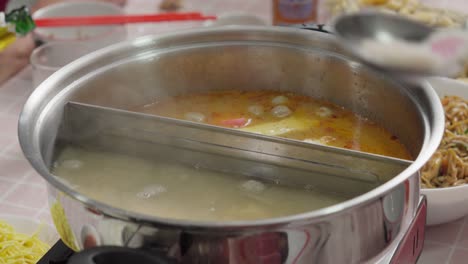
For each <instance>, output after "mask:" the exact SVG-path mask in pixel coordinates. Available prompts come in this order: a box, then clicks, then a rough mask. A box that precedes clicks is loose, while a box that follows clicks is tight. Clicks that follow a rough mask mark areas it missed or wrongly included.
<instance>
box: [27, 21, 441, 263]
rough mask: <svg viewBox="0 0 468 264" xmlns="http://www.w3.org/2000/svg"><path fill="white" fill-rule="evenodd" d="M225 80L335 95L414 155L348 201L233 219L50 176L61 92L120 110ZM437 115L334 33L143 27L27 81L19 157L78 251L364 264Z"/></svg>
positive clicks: (432, 103) (379, 244) (404, 198)
mask: <svg viewBox="0 0 468 264" xmlns="http://www.w3.org/2000/svg"><path fill="white" fill-rule="evenodd" d="M226 84H229V86H230V87H241V88H243V89H280V90H285V91H293V92H297V93H302V94H305V95H309V96H312V97H318V98H322V99H326V100H329V101H331V102H333V103H336V104H338V105H342V106H344V107H346V108H348V109H351V110H352V111H354V112H356V113H358V114H360V115H362V116H364V117H367V118H369V119H371V120H374V121H375V122H377V123H380V124H382V125H383V126H385V127H386V128H387V129H388V130H390V131H391V132H392V133H393V134H395V135H396V136H398V138H399V139H400V140H401V142H402V143H403V144H405V146H406V147H407V148H408V150H409V151H410V153H411V154H412V155H413V156H414V157H415V158H416V159H415V161H414V162H413V163H412V164H411V165H410V166H409V167H407V168H406V169H404V170H403V171H401V172H399V173H395V175H391V177H384V178H379V179H378V180H379V181H378V182H379V184H378V185H377V186H374V187H372V188H373V189H371V190H370V191H366V192H365V193H364V194H361V195H359V196H357V197H355V198H352V199H350V200H347V201H345V202H342V203H339V204H336V205H333V206H330V207H326V208H323V209H320V210H316V211H311V212H306V213H302V214H298V215H292V216H286V217H280V218H271V219H262V220H255V221H236V222H196V221H190V219H184V220H173V219H165V218H161V217H155V216H150V215H145V214H141V213H135V212H132V211H131V209H129V208H116V207H113V206H109V205H106V204H104V203H102V202H100V201H96V200H93V199H91V198H90V197H87V196H85V195H83V194H82V193H80V192H79V189H75V188H73V186H71V185H70V184H68V183H67V182H64V181H63V180H61V179H60V178H58V177H56V176H53V175H51V174H50V172H49V168H50V166H51V163H52V162H53V160H54V153H53V150H54V144H55V141H56V137H57V135H58V131H59V125H60V120H62V113H63V109H64V106H65V104H66V103H67V102H69V101H77V102H81V103H87V104H94V105H99V106H106V107H113V108H120V109H128V108H129V107H133V106H136V105H142V104H145V103H148V102H151V101H152V100H154V98H158V97H159V96H163V95H176V94H180V93H184V92H188V91H207V90H213V89H222V88H226ZM443 125H444V124H443V111H442V106H441V105H440V102H439V99H438V97H437V95H436V94H435V92H434V91H433V90H432V89H431V87H430V86H429V85H428V84H425V83H423V84H421V85H420V86H411V87H409V86H408V85H402V84H401V83H399V82H397V81H395V80H392V79H389V78H387V77H386V76H382V75H381V74H379V73H377V72H374V71H372V70H371V69H368V68H366V67H364V66H363V65H360V64H359V63H357V62H356V61H355V59H354V58H353V57H352V56H351V55H349V54H347V53H346V52H345V51H343V50H341V49H340V48H339V45H337V43H336V39H335V38H334V37H333V36H329V35H325V34H322V33H318V32H308V31H304V30H298V29H290V28H267V27H229V28H218V29H203V30H194V31H190V32H184V33H175V34H170V35H165V36H158V37H145V38H142V39H137V40H134V41H132V42H128V43H123V44H119V45H116V46H112V47H109V48H106V49H103V50H99V51H97V52H95V53H93V54H92V55H89V56H85V57H83V58H81V59H79V60H77V61H75V62H74V63H72V64H70V65H68V66H66V67H65V68H63V69H61V70H59V71H58V72H57V73H55V74H54V75H52V76H51V77H50V78H49V79H47V80H46V81H45V82H43V83H42V84H41V85H40V87H39V88H38V89H37V90H36V91H34V93H33V94H32V96H31V97H30V98H29V100H28V102H27V103H26V105H25V107H24V109H23V112H22V114H21V117H20V121H19V137H20V143H21V147H22V149H23V152H24V154H25V156H26V157H27V158H28V160H29V161H30V162H31V164H32V165H33V167H34V168H35V169H36V170H37V171H38V173H40V174H41V175H42V176H43V177H44V178H45V179H46V180H47V181H48V183H49V184H48V190H49V195H50V198H51V200H52V201H56V200H57V199H59V200H60V204H61V206H62V208H63V214H54V216H53V217H54V221H55V223H56V225H59V226H66V227H69V230H68V231H66V230H67V229H63V228H61V229H59V232H60V233H61V235H62V237H64V238H67V239H64V241H66V242H67V243H69V244H72V245H73V246H76V247H78V248H79V249H80V250H82V249H84V248H85V247H88V246H106V245H114V246H123V247H130V248H151V250H155V251H158V252H160V253H161V254H163V255H164V256H165V257H167V258H170V259H172V260H173V261H176V262H184V263H187V262H191V263H193V262H196V263H199V262H204V263H262V262H266V261H268V262H269V263H361V262H363V261H366V260H369V259H371V258H373V257H375V256H377V255H378V254H380V253H381V252H383V251H385V250H386V249H387V248H388V247H389V246H390V245H393V244H395V243H398V241H395V240H394V238H395V237H396V236H397V235H398V234H399V233H400V232H401V230H404V229H405V228H407V227H408V225H409V223H410V221H411V219H412V218H413V217H414V213H415V210H416V207H417V203H418V199H419V178H418V170H419V168H421V167H422V165H423V164H424V163H425V162H426V161H427V160H428V159H429V158H430V156H431V154H432V153H433V152H434V151H435V149H436V148H437V145H438V142H439V141H440V139H441V137H442V133H443ZM119 144H120V145H122V146H120V145H119ZM124 144H125V143H124V142H123V141H122V142H119V143H117V144H114V147H116V148H119V147H122V148H123V145H124ZM140 147H141V148H147V147H146V146H145V145H144V144H142V145H141V146H140ZM135 149H137V148H136V146H135ZM231 150H232V151H235V150H234V149H231ZM288 150H289V149H288V147H287V145H286V147H285V149H282V150H281V154H283V153H285V155H286V156H287V155H288ZM296 154H297V153H296ZM218 156H219V157H216V156H215V157H214V158H213V160H212V163H213V164H218V165H219V166H221V165H223V162H221V161H222V160H223V157H221V155H218ZM225 160H226V159H224V161H225ZM278 160H280V157H278ZM284 160H286V159H284ZM255 164H263V165H262V166H263V167H262V168H268V166H270V165H268V164H267V163H261V162H260V161H259V162H258V163H255ZM252 167H253V168H255V167H256V166H252ZM362 169H363V170H365V168H362ZM305 175H306V176H307V175H310V174H307V173H306V174H305ZM287 176H290V175H287ZM341 176H342V177H335V178H334V180H333V181H334V182H336V183H340V182H341V185H340V186H341V187H340V188H344V189H346V188H352V187H351V186H358V185H356V184H354V185H349V184H345V183H349V182H354V179H351V178H349V175H341ZM136 177H137V176H136ZM316 177H319V178H318V179H319V182H322V183H323V184H326V183H327V182H330V181H331V179H329V178H327V177H328V176H327V174H323V173H322V175H319V176H316ZM305 178H307V177H305ZM129 180H132V179H129ZM360 180H361V181H362V179H360ZM175 206H176V205H175ZM59 223H66V225H64V224H59ZM83 234H84V235H83ZM70 239H72V241H70Z"/></svg>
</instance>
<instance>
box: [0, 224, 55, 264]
mask: <svg viewBox="0 0 468 264" xmlns="http://www.w3.org/2000/svg"><path fill="white" fill-rule="evenodd" d="M37 233H38V232H36V233H35V234H33V235H26V234H20V233H17V232H15V230H14V228H13V227H12V226H11V225H9V224H7V223H6V222H4V221H0V264H33V263H37V262H38V261H39V260H40V259H41V257H42V256H44V254H45V253H46V252H47V251H48V250H49V249H50V246H49V245H47V244H46V243H44V242H42V241H41V240H39V238H38V237H37Z"/></svg>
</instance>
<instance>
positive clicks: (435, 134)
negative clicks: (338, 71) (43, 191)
mask: <svg viewBox="0 0 468 264" xmlns="http://www.w3.org/2000/svg"><path fill="white" fill-rule="evenodd" d="M258 31H260V32H262V33H269V34H291V33H294V34H310V36H311V37H317V36H319V35H318V34H320V36H319V38H329V37H331V38H334V37H332V36H327V35H325V34H323V33H321V32H310V31H305V30H302V29H295V28H280V27H263V26H228V27H223V28H201V29H191V30H185V31H180V32H177V33H169V34H164V35H159V36H144V37H141V38H137V39H135V40H129V41H125V42H122V43H119V44H115V45H112V46H109V47H106V48H104V49H101V50H98V51H95V52H93V53H91V54H88V55H86V56H83V57H82V58H80V59H78V60H76V61H74V62H73V63H71V64H69V65H67V66H65V67H64V68H62V69H60V70H59V71H57V72H56V73H54V74H53V75H52V76H51V77H49V78H48V79H47V80H46V81H44V82H43V83H42V84H40V85H39V86H38V88H37V89H36V90H35V91H34V92H33V93H32V95H31V96H30V98H28V100H27V102H26V104H25V105H24V108H23V110H22V112H21V114H20V118H19V123H18V136H19V142H20V146H21V148H22V151H23V153H24V155H25V157H26V158H27V159H28V161H29V162H30V164H31V165H32V166H33V168H34V169H35V170H36V171H37V172H38V173H39V174H40V175H41V176H42V177H43V178H44V179H45V180H46V181H47V182H48V184H50V185H52V186H53V187H55V188H56V189H57V190H59V191H60V192H63V193H65V194H67V195H68V196H71V197H72V198H73V199H76V200H78V201H80V202H82V203H83V204H85V205H86V207H89V208H92V209H95V210H96V209H97V210H98V211H99V212H101V213H103V214H104V215H106V216H109V217H113V218H117V219H126V220H133V221H136V222H140V223H147V224H151V223H157V224H158V225H160V226H171V227H184V228H186V229H187V228H190V229H212V230H213V229H221V228H222V229H224V230H226V229H239V228H243V229H245V228H250V227H251V228H256V229H258V228H259V227H260V228H268V227H271V226H284V225H289V224H291V223H301V222H302V223H303V222H304V221H307V222H315V221H319V220H320V219H323V218H325V217H328V216H330V215H336V214H341V213H345V212H349V211H350V210H352V209H353V208H356V207H361V206H365V205H366V204H368V203H371V202H373V201H375V200H376V199H378V198H379V197H382V196H384V195H385V194H386V193H388V192H390V191H391V190H393V189H394V188H395V187H397V186H398V185H400V184H402V183H403V182H404V181H405V180H406V179H408V178H409V177H410V176H412V175H414V174H416V173H418V170H419V169H420V168H421V167H422V166H423V165H424V163H426V162H427V161H428V160H429V158H430V157H431V156H432V153H434V152H435V150H436V149H437V147H438V143H439V142H440V140H441V139H442V136H443V131H444V115H443V108H442V105H441V103H440V100H439V97H438V95H437V94H436V92H435V91H434V90H433V89H432V87H431V86H430V84H429V83H428V82H427V81H422V82H421V83H420V85H421V86H422V88H423V89H424V91H425V92H426V94H425V95H426V96H427V97H428V100H430V101H431V102H435V103H433V106H434V109H431V110H432V111H433V112H432V113H430V114H432V115H433V120H434V123H433V124H431V125H430V127H429V125H428V120H427V117H426V116H423V119H424V122H425V124H424V125H425V138H424V142H423V144H422V147H421V150H420V152H419V155H418V156H417V158H416V159H415V160H414V162H413V163H412V164H411V165H410V166H409V167H408V168H407V169H405V170H404V171H403V172H401V173H400V174H398V175H397V176H395V177H394V178H392V179H391V180H389V181H388V182H386V183H384V184H382V185H380V186H378V187H377V188H374V189H372V190H371V191H369V192H366V193H364V194H362V195H359V196H357V197H354V198H352V199H349V200H346V201H344V202H342V203H338V204H335V205H332V206H329V207H325V208H322V209H319V210H314V211H309V212H305V213H301V214H295V215H289V216H284V217H277V218H269V219H260V220H254V221H229V222H214V221H191V220H178V219H168V218H163V217H156V216H150V215H145V214H142V213H136V212H131V211H128V210H124V209H120V208H117V207H114V206H110V205H107V204H105V203H102V202H99V201H97V200H94V199H90V198H88V197H86V196H85V195H82V194H81V193H79V192H77V191H76V190H74V189H72V188H71V187H69V186H67V185H66V184H65V183H63V182H62V181H60V180H59V179H58V178H57V177H55V176H53V175H51V174H50V173H49V171H48V169H47V167H46V166H45V164H44V162H43V160H42V155H41V152H40V150H41V145H40V139H39V135H38V134H39V131H40V128H41V127H40V126H39V125H38V124H40V122H41V119H43V118H44V116H43V113H44V112H45V109H46V108H47V105H48V104H49V103H50V101H52V100H50V101H49V102H48V103H47V104H46V105H43V104H42V101H43V100H44V99H47V98H48V92H49V91H50V90H52V89H53V87H56V84H57V83H59V82H60V81H61V80H62V79H64V78H65V77H67V76H70V75H71V74H72V73H74V72H78V71H79V70H80V69H83V68H84V67H86V66H88V65H89V64H92V61H93V60H99V59H100V58H103V57H104V56H106V55H108V54H111V53H114V54H118V53H119V51H123V50H125V49H127V48H129V47H137V48H138V47H145V46H150V45H151V43H153V42H154V41H155V40H159V39H166V38H177V37H181V36H184V37H188V36H194V35H197V34H204V33H205V34H210V33H211V34H212V33H215V34H216V33H217V34H219V33H223V32H230V33H236V32H239V33H245V32H251V33H255V32H258ZM337 55H339V56H341V55H340V54H337ZM364 67H365V66H364ZM365 68H366V70H369V71H370V72H372V73H376V74H379V75H380V77H382V78H384V79H387V80H389V81H392V82H394V83H395V80H392V79H390V78H388V77H387V76H382V75H381V74H380V73H378V72H376V71H374V70H372V69H369V68H367V67H365ZM396 83H398V82H396ZM71 86H73V84H72V83H71V84H69V85H68V88H70V87H71ZM56 89H57V88H56ZM409 89H410V88H409ZM65 90H66V89H65ZM62 92H63V90H62ZM57 97H60V93H58V94H57V95H55V96H54V97H53V98H57ZM437 102H438V103H437ZM40 107H43V108H40ZM436 143H437V144H436ZM49 187H50V186H49Z"/></svg>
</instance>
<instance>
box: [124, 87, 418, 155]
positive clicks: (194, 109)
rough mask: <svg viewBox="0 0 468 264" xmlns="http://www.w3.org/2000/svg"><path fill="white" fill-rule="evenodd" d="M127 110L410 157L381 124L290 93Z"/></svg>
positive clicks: (225, 94)
mask: <svg viewBox="0 0 468 264" xmlns="http://www.w3.org/2000/svg"><path fill="white" fill-rule="evenodd" d="M132 110H134V111H138V112H144V113H149V114H154V115H160V116H166V117H171V118H177V119H185V120H189V121H194V122H201V123H206V124H210V125H216V126H223V127H229V128H234V129H240V130H244V131H248V132H253V133H259V134H263V135H268V136H278V137H285V138H290V139H296V140H303V141H306V142H315V143H319V144H324V145H329V146H334V147H340V148H348V149H353V150H359V151H364V152H369V153H374V154H380V155H385V156H391V157H396V158H401V159H411V156H410V154H409V153H408V151H407V150H406V148H405V147H404V146H403V144H401V142H400V141H399V140H398V138H397V137H396V136H394V135H392V134H391V133H390V132H389V131H387V130H386V129H384V128H383V127H382V126H379V125H378V124H375V123H373V122H371V121H370V120H367V119H365V118H362V117H360V116H359V115H357V114H355V113H353V112H351V111H349V110H346V109H344V108H342V107H340V106H337V105H335V104H332V103H330V102H326V101H321V100H317V99H314V98H311V97H308V96H304V95H300V94H295V93H290V92H279V91H265V90H263V91H239V90H225V91H216V92H208V93H191V94H184V95H180V96H175V97H170V98H165V99H161V100H158V101H156V102H154V103H151V104H148V105H145V106H142V107H139V108H136V109H132Z"/></svg>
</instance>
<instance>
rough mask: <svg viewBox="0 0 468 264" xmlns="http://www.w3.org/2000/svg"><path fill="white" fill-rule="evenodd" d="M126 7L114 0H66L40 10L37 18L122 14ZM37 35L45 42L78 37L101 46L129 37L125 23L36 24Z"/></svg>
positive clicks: (73, 39) (35, 14)
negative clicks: (77, 25) (75, 25)
mask: <svg viewBox="0 0 468 264" xmlns="http://www.w3.org/2000/svg"><path fill="white" fill-rule="evenodd" d="M121 14H124V10H123V9H122V8H121V7H120V6H118V5H116V4H112V3H105V2H92V1H79V2H78V1H77V2H63V3H57V4H53V5H49V6H46V7H44V8H41V9H39V10H37V11H36V12H35V13H34V14H33V18H34V19H37V18H51V17H63V16H96V15H121ZM33 35H34V37H35V38H36V39H38V40H40V41H42V42H51V41H78V42H86V44H88V45H89V46H93V47H95V49H99V48H102V47H105V46H108V45H111V44H114V43H117V42H120V41H123V40H125V39H126V38H127V32H126V27H125V26H124V25H112V26H83V27H50V28H48V27H45V28H36V29H35V30H34V33H33Z"/></svg>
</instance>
